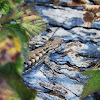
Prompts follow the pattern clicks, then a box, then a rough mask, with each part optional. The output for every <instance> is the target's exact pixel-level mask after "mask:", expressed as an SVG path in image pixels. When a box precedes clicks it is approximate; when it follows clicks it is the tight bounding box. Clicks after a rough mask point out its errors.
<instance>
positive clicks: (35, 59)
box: [24, 37, 63, 71]
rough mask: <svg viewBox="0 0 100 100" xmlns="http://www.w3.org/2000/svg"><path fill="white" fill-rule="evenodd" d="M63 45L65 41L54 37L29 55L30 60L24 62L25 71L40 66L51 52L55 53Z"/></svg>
mask: <svg viewBox="0 0 100 100" xmlns="http://www.w3.org/2000/svg"><path fill="white" fill-rule="evenodd" d="M61 43H63V40H62V39H61V38H59V37H53V38H51V39H49V41H48V42H47V43H46V44H45V45H44V46H43V47H39V48H37V49H35V50H33V51H30V53H29V60H28V61H26V62H24V71H27V70H28V69H30V68H33V67H36V66H38V65H39V64H40V63H42V62H43V61H44V59H45V56H46V55H48V54H49V53H50V52H53V51H55V49H56V48H57V47H59V46H60V45H61Z"/></svg>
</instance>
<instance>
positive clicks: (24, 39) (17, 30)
mask: <svg viewBox="0 0 100 100" xmlns="http://www.w3.org/2000/svg"><path fill="white" fill-rule="evenodd" d="M3 27H5V28H7V29H8V32H9V33H11V31H12V32H13V34H16V35H17V36H19V38H20V41H21V49H22V51H21V52H22V56H23V57H24V59H25V60H27V59H28V52H29V49H28V45H29V44H28V43H29V42H28V36H27V34H26V31H25V30H24V29H22V28H21V26H20V25H19V24H5V25H3Z"/></svg>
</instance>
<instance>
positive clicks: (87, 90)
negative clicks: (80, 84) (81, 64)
mask: <svg viewBox="0 0 100 100" xmlns="http://www.w3.org/2000/svg"><path fill="white" fill-rule="evenodd" d="M82 74H83V75H86V76H89V77H90V80H89V81H88V82H87V83H86V84H85V86H84V88H83V92H82V95H81V98H84V97H86V96H88V95H90V94H92V93H94V92H96V91H97V90H100V70H90V71H86V72H82Z"/></svg>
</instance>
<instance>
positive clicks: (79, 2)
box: [68, 0, 89, 6]
mask: <svg viewBox="0 0 100 100" xmlns="http://www.w3.org/2000/svg"><path fill="white" fill-rule="evenodd" d="M86 3H89V1H88V0H72V1H71V2H70V3H68V5H69V6H78V5H83V4H86Z"/></svg>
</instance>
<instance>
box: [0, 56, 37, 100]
mask: <svg viewBox="0 0 100 100" xmlns="http://www.w3.org/2000/svg"><path fill="white" fill-rule="evenodd" d="M22 67H23V65H22V59H21V58H19V59H18V61H17V62H16V63H7V64H5V65H4V66H0V77H2V79H3V80H4V81H5V82H6V83H7V84H8V85H9V86H10V88H11V89H12V90H13V91H14V92H15V93H16V94H17V95H18V97H19V98H21V100H34V98H35V96H36V91H35V90H33V91H32V90H30V89H29V88H27V87H26V86H25V84H24V82H23V81H22V76H21V75H20V74H19V71H21V70H22ZM5 100H6V99H5ZM8 100H10V99H8ZM13 100H15V99H13ZM19 100H20V99H19Z"/></svg>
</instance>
